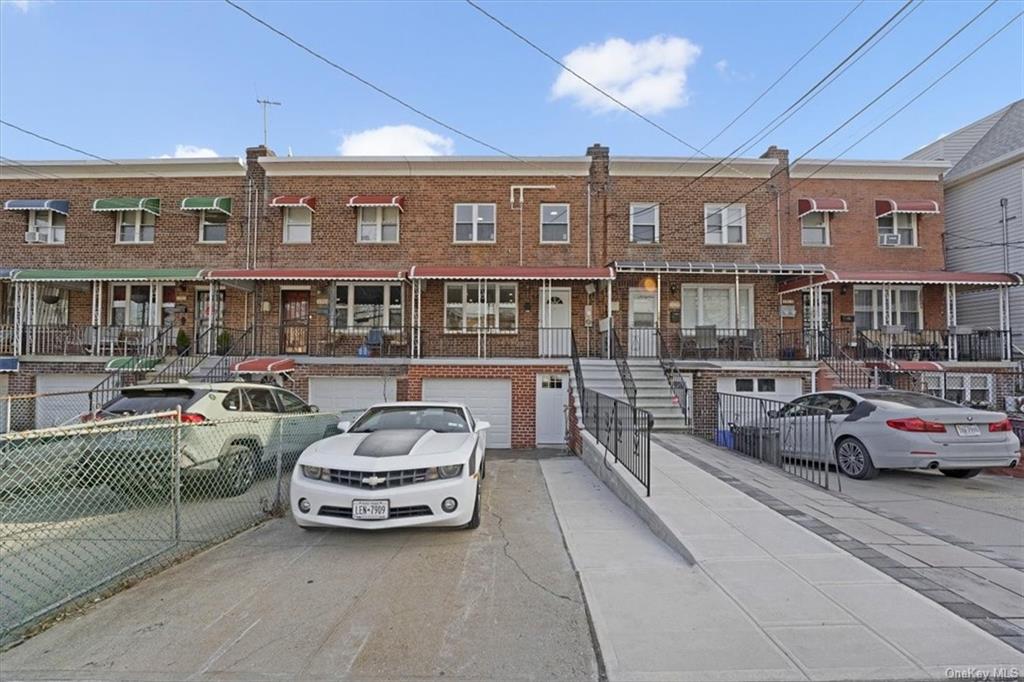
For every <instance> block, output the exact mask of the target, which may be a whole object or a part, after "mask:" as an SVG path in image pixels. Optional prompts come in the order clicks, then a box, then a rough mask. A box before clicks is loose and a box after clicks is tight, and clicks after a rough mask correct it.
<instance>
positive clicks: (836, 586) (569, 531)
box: [543, 445, 1024, 680]
mask: <svg viewBox="0 0 1024 682" xmlns="http://www.w3.org/2000/svg"><path fill="white" fill-rule="evenodd" d="M651 463H652V478H651V480H652V489H651V497H650V498H648V503H649V505H650V507H651V509H652V510H653V511H654V512H656V513H657V514H658V515H659V517H660V518H661V519H662V520H663V521H664V522H665V523H666V524H667V525H668V526H669V527H670V528H671V529H672V530H673V532H674V533H676V534H677V536H678V537H679V538H680V539H681V540H682V542H683V543H684V544H685V545H686V547H687V548H688V549H689V550H690V552H691V553H692V555H693V556H694V558H695V559H696V560H697V564H696V565H695V566H689V565H687V563H686V562H685V561H683V560H682V558H681V557H680V556H679V555H678V554H676V553H674V552H673V551H671V550H670V549H668V547H667V546H665V545H664V544H663V543H662V542H660V541H659V540H657V539H656V538H655V537H654V536H653V535H652V534H651V533H650V532H649V531H648V530H647V528H646V526H645V524H644V523H643V522H642V521H641V520H640V519H639V518H638V517H637V516H636V515H635V514H634V513H633V512H632V511H630V510H629V509H627V508H626V507H625V506H624V505H622V504H621V503H620V502H619V500H618V498H616V497H615V496H614V495H613V494H612V493H611V492H610V491H609V489H608V488H607V487H606V486H605V485H604V484H603V483H601V482H600V481H599V480H598V479H597V478H596V477H595V476H593V474H592V473H591V472H590V471H589V470H588V469H587V468H586V465H585V463H584V462H582V461H580V460H557V461H548V462H544V463H543V470H544V474H545V478H546V479H547V481H548V487H549V491H550V494H551V497H552V500H553V502H554V504H555V509H556V512H557V514H558V517H559V523H560V524H561V525H562V531H563V534H564V535H565V537H566V543H567V545H568V547H569V550H570V554H571V556H572V558H573V561H574V563H575V566H576V569H577V571H578V572H579V573H580V576H581V582H582V584H583V588H584V594H585V596H586V599H587V603H588V607H589V609H590V612H591V615H592V618H593V622H594V630H595V632H596V634H597V638H598V641H599V643H600V646H601V651H602V655H603V658H604V662H605V666H606V670H607V674H608V678H609V679H611V680H755V679H757V680H760V679H765V680H805V679H813V680H833V679H879V680H881V679H923V678H929V677H931V678H935V679H948V677H947V675H948V670H949V669H950V668H956V669H967V668H970V667H974V668H976V669H985V670H990V669H992V668H994V667H999V666H1002V667H1005V668H1009V667H1012V666H1014V665H1016V667H1017V668H1018V669H1019V668H1021V667H1022V664H1024V655H1022V654H1021V653H1020V652H1019V651H1016V650H1014V649H1013V648H1011V647H1009V646H1007V645H1006V644H1005V643H1003V642H1001V641H999V640H998V639H996V638H995V637H993V636H992V635H989V634H987V633H985V632H983V631H981V630H980V629H978V628H976V627H975V626H973V625H971V624H970V623H968V622H967V621H965V620H963V619H962V618H960V617H958V616H956V615H955V614H953V613H951V612H950V611H948V610H946V609H944V608H943V607H941V606H940V605H938V604H937V603H935V602H933V601H930V600H929V599H927V598H926V597H924V596H922V595H920V594H918V593H917V592H915V591H914V590H912V589H910V588H909V587H907V586H905V585H902V584H900V583H899V582H897V581H896V580H895V579H893V578H892V577H890V576H888V575H886V574H884V573H882V572H880V571H878V570H877V569H875V568H873V567H872V566H869V565H868V564H866V563H864V562H863V561H861V560H860V559H858V558H856V557H854V556H852V555H850V554H849V553H847V552H846V551H844V550H842V549H840V548H838V547H836V546H835V545H833V544H832V543H831V542H829V541H827V540H825V539H823V538H821V537H819V536H818V535H816V534H815V533H813V532H811V531H810V530H808V529H806V528H803V527H801V526H799V525H797V524H796V523H794V522H793V521H791V520H789V519H788V518H786V517H785V516H783V515H780V514H778V513H776V512H775V511H773V510H771V509H769V508H768V507H766V506H765V505H763V504H761V503H760V502H759V501H757V500H755V499H753V498H752V497H750V496H748V495H746V494H744V493H743V492H740V491H738V490H737V489H735V488H734V487H732V486H730V485H729V484H727V483H725V482H722V481H720V480H718V479H717V478H715V477H714V476H712V475H711V474H709V473H707V472H705V471H703V470H702V469H700V468H698V467H697V466H694V465H693V464H690V463H688V462H686V461H684V460H683V459H681V458H679V457H677V456H675V455H674V454H672V453H671V452H669V451H668V450H666V449H665V448H663V447H660V446H658V445H652V456H651ZM616 471H618V472H623V470H622V469H621V467H616ZM624 480H627V481H628V482H629V485H631V486H634V487H636V488H639V486H638V485H637V484H636V483H635V481H633V479H632V478H631V477H629V476H628V474H626V475H624ZM822 494H824V495H828V493H825V492H824V491H822Z"/></svg>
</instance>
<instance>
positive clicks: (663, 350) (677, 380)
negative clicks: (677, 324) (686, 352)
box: [656, 329, 690, 422]
mask: <svg viewBox="0 0 1024 682" xmlns="http://www.w3.org/2000/svg"><path fill="white" fill-rule="evenodd" d="M656 333H657V335H658V363H659V364H660V365H661V371H662V372H664V374H665V380H666V381H668V387H669V390H671V391H672V395H674V396H675V398H676V403H677V404H678V405H679V411H680V412H681V413H682V415H683V419H684V420H686V421H687V422H689V421H690V415H689V414H688V413H687V410H688V407H689V405H688V403H689V398H688V396H687V393H688V392H689V388H688V387H687V386H686V380H685V379H683V375H682V373H681V372H680V371H679V368H678V367H676V363H675V358H674V357H672V352H671V351H670V350H669V347H668V343H666V342H665V336H664V335H663V334H662V333H661V330H660V329H658V330H656Z"/></svg>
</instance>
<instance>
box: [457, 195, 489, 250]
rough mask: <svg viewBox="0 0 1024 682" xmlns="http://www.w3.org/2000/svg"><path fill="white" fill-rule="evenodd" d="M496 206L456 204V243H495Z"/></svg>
mask: <svg viewBox="0 0 1024 682" xmlns="http://www.w3.org/2000/svg"><path fill="white" fill-rule="evenodd" d="M494 211H495V204H455V241H456V242H464V243H472V242H493V241H494V234H495V228H494Z"/></svg>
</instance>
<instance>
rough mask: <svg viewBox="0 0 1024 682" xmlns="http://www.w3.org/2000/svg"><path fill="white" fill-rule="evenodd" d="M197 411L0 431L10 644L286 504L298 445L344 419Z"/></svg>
mask: <svg viewBox="0 0 1024 682" xmlns="http://www.w3.org/2000/svg"><path fill="white" fill-rule="evenodd" d="M36 398H38V397H36ZM17 404H18V402H17V401H16V400H15V401H8V402H7V406H8V409H10V408H12V407H15V406H16V405H17ZM193 417H194V415H189V414H185V415H182V414H181V413H180V412H162V413H155V414H146V415H141V416H138V417H129V418H120V419H109V420H96V421H84V422H81V423H76V424H73V425H64V426H58V427H50V428H44V429H35V430H31V431H10V432H8V433H5V434H2V435H0V644H5V643H10V642H12V641H16V640H17V639H18V638H19V637H20V636H22V635H23V634H25V633H26V632H27V631H28V630H30V629H31V628H32V627H33V626H34V625H35V624H38V623H39V622H40V621H43V620H45V619H47V618H48V617H50V616H52V615H54V614H55V613H57V612H59V611H61V610H63V609H66V608H68V607H73V606H76V605H78V604H80V603H82V602H84V601H86V600H87V599H89V598H91V597H93V596H95V595H97V594H100V593H103V592H105V591H108V590H112V589H114V588H116V587H117V586H119V585H121V584H123V583H124V582H125V581H128V580H132V579H134V578H137V577H140V576H142V575H145V574H147V573H150V572H153V571H155V570H158V569H160V568H163V567H166V566H168V565H170V564H171V563H173V562H175V561H177V560H179V559H181V558H182V557H185V556H187V555H189V554H191V553H194V552H196V551H198V550H200V549H203V548H205V547H208V546H210V545H213V544H215V543H218V542H221V541H222V540H225V539H227V538H228V537H231V536H232V535H235V534H236V533H238V532H240V531H242V530H244V529H246V528H249V527H251V526H253V525H255V524H257V523H259V522H260V521H262V520H264V519H266V518H268V517H269V516H272V515H275V514H278V513H281V512H282V511H283V510H284V509H286V508H287V506H288V488H289V486H288V481H289V478H290V476H291V470H292V468H293V466H294V463H295V461H296V460H297V459H298V456H299V454H300V453H301V452H302V450H304V449H305V448H306V446H308V445H309V444H310V443H312V442H314V441H316V440H319V439H321V438H323V437H325V436H328V435H332V434H334V433H336V426H337V417H336V416H335V415H332V414H321V413H301V414H287V415H282V414H277V415H257V414H249V415H239V416H238V418H231V419H222V420H217V421H209V420H202V421H190V418H193Z"/></svg>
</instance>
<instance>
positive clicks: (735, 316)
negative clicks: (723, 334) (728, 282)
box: [732, 274, 740, 330]
mask: <svg viewBox="0 0 1024 682" xmlns="http://www.w3.org/2000/svg"><path fill="white" fill-rule="evenodd" d="M733 285H734V287H735V292H734V296H735V298H734V304H733V307H732V308H733V311H732V328H733V330H739V328H740V276H739V275H738V274H737V275H735V277H734V281H733Z"/></svg>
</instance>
